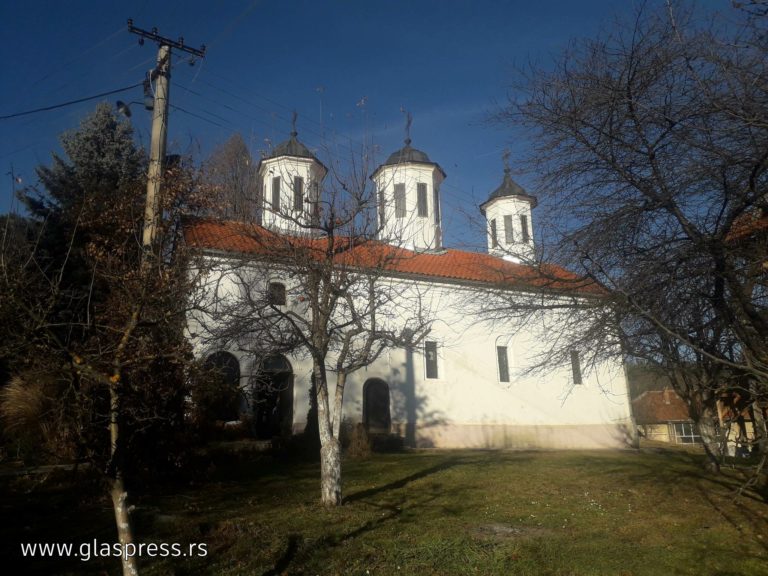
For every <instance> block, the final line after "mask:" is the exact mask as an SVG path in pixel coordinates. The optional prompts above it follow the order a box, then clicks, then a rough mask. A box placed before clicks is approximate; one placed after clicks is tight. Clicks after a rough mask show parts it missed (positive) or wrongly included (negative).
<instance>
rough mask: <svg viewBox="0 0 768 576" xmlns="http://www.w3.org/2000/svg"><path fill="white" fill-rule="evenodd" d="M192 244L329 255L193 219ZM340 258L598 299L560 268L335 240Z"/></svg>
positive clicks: (259, 231) (311, 244)
mask: <svg viewBox="0 0 768 576" xmlns="http://www.w3.org/2000/svg"><path fill="white" fill-rule="evenodd" d="M184 238H185V241H186V242H187V245H188V246H191V247H193V248H200V249H204V250H217V251H223V252H232V253H237V254H253V255H264V256H269V257H271V258H276V259H281V257H285V258H286V259H289V258H291V257H292V256H295V254H296V253H297V252H296V251H297V250H298V249H300V250H302V252H303V253H304V254H314V256H313V257H315V258H323V257H325V256H324V255H325V253H326V251H327V250H328V248H329V243H328V240H327V239H325V238H314V239H312V238H307V237H297V236H288V235H283V234H278V233H275V232H272V231H269V230H267V229H265V228H263V227H261V226H257V225H254V224H244V223H240V222H232V221H221V220H211V219H194V220H188V221H187V222H185V225H184ZM335 242H336V250H334V251H335V252H336V256H335V258H337V259H338V260H337V261H338V262H339V263H340V264H345V265H350V266H355V267H367V268H382V269H384V270H386V271H387V272H389V273H394V274H402V275H406V276H415V277H423V278H431V279H436V280H448V281H461V282H467V283H482V284H492V285H501V286H504V287H508V288H537V289H547V290H554V291H564V292H576V293H579V294H584V295H589V294H591V295H597V294H600V293H601V290H600V288H599V287H598V286H597V285H595V284H594V283H593V282H592V281H591V280H588V279H584V278H581V277H579V276H577V275H576V274H573V273H572V272H569V271H567V270H565V269H564V268H561V267H559V266H554V265H547V264H543V265H540V266H528V265H525V264H517V263H514V262H509V261H506V260H503V259H501V258H498V257H496V256H491V255H490V254H483V253H479V252H467V251H463V250H453V249H445V250H440V251H435V252H414V251H412V250H407V249H404V248H398V247H394V246H390V245H387V244H383V243H380V242H375V241H365V242H360V243H358V244H356V245H354V246H353V245H352V244H351V242H350V240H349V239H348V238H336V239H335Z"/></svg>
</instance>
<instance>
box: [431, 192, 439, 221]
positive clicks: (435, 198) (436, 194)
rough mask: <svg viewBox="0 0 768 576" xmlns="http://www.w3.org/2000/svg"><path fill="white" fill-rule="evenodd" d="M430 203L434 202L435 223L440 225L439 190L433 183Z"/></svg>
mask: <svg viewBox="0 0 768 576" xmlns="http://www.w3.org/2000/svg"><path fill="white" fill-rule="evenodd" d="M432 204H434V208H433V210H434V211H435V224H437V225H440V190H438V188H437V186H435V185H434V184H433V185H432Z"/></svg>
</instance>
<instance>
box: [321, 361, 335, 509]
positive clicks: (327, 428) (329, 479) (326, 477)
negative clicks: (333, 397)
mask: <svg viewBox="0 0 768 576" xmlns="http://www.w3.org/2000/svg"><path fill="white" fill-rule="evenodd" d="M314 373H315V385H316V386H317V425H318V428H319V433H320V501H321V502H322V503H323V504H325V505H326V506H339V505H341V445H340V444H339V439H338V437H335V436H334V435H333V423H332V422H331V412H330V408H329V402H328V382H327V380H326V378H325V374H324V373H323V370H322V366H321V364H320V363H319V362H318V361H317V360H316V361H315V366H314Z"/></svg>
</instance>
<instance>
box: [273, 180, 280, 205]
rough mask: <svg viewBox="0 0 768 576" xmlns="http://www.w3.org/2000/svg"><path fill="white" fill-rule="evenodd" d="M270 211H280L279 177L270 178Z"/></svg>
mask: <svg viewBox="0 0 768 576" xmlns="http://www.w3.org/2000/svg"><path fill="white" fill-rule="evenodd" d="M272 210H274V211H275V212H277V211H278V210H280V176H275V177H274V178H272Z"/></svg>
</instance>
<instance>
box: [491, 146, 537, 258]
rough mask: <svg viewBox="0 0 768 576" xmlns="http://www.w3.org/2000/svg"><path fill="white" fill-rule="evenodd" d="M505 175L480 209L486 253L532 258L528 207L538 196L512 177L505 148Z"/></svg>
mask: <svg viewBox="0 0 768 576" xmlns="http://www.w3.org/2000/svg"><path fill="white" fill-rule="evenodd" d="M503 158H504V179H503V180H502V182H501V186H499V187H498V188H496V190H494V191H493V192H491V195H490V196H489V197H488V200H486V201H485V202H483V203H482V204H481V205H480V212H482V214H483V216H485V219H486V221H487V223H488V225H487V239H488V253H489V254H492V255H493V256H498V257H500V258H504V259H505V260H510V261H511V262H531V261H533V260H534V258H535V251H534V244H533V221H532V219H531V211H532V210H533V209H534V208H535V207H536V204H537V200H536V198H535V197H534V196H531V195H529V194H528V193H527V192H526V191H525V190H524V189H523V187H522V186H520V185H519V184H518V183H517V182H515V181H514V180H512V177H511V176H510V168H509V151H505V152H504V156H503Z"/></svg>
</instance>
